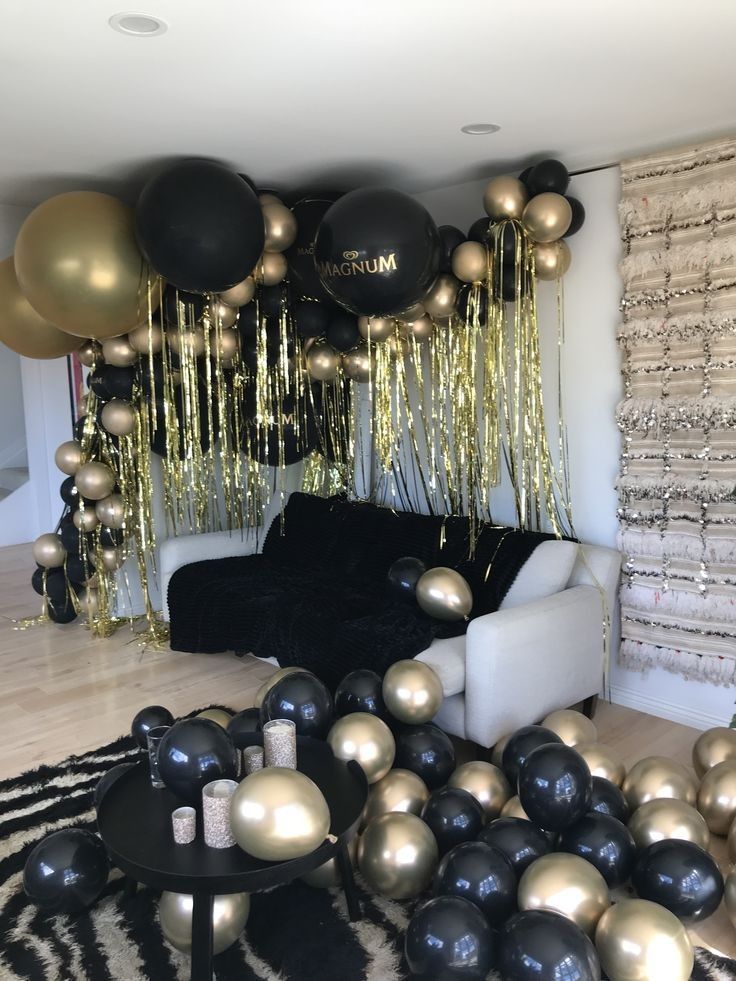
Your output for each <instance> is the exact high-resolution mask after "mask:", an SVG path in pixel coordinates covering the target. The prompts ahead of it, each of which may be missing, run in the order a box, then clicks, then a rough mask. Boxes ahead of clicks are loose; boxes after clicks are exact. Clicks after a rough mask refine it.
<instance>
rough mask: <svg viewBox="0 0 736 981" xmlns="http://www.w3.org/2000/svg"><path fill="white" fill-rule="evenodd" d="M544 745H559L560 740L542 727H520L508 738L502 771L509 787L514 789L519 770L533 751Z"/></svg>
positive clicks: (553, 733)
mask: <svg viewBox="0 0 736 981" xmlns="http://www.w3.org/2000/svg"><path fill="white" fill-rule="evenodd" d="M545 743H559V744H560V745H561V744H562V740H561V739H560V737H559V736H558V735H557V733H556V732H552V730H551V729H545V727H544V726H522V728H521V729H517V730H516V732H515V733H514V734H513V735H512V736H510V738H509V741H508V742H507V743H506V746H505V747H504V751H503V757H502V763H501V765H502V769H503V772H504V773H505V774H506V776H507V778H508V780H509V782H510V784H511V786H512V787H513V788H515V787H516V781H517V780H518V778H519V768H520V767H521V764H522V763H523V762H524V760H525V759H526V758H527V756H528V755H529V754H530V753H531V751H532V750H533V749H536V748H537V747H538V746H544V744H545Z"/></svg>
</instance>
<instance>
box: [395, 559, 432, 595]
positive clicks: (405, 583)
mask: <svg viewBox="0 0 736 981" xmlns="http://www.w3.org/2000/svg"><path fill="white" fill-rule="evenodd" d="M426 571H427V566H426V565H425V564H424V562H422V560H421V559H417V558H415V557H414V556H413V555H404V556H402V557H401V558H400V559H396V561H395V562H393V563H392V564H391V567H390V568H389V570H388V588H389V591H390V593H391V595H392V596H393V597H394V598H395V599H401V600H407V601H408V602H414V600H415V599H416V593H417V583H418V582H419V580H420V579H421V578H422V576H423V575H424V573H425V572H426Z"/></svg>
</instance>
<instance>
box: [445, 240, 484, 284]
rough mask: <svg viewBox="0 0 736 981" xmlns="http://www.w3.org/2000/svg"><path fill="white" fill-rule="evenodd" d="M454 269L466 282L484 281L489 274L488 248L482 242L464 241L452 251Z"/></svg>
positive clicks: (459, 277)
mask: <svg viewBox="0 0 736 981" xmlns="http://www.w3.org/2000/svg"><path fill="white" fill-rule="evenodd" d="M452 271H453V273H454V274H455V276H456V277H457V278H458V279H461V280H462V281H463V282H464V283H482V282H483V280H484V279H485V278H486V276H487V275H488V250H487V249H486V248H485V246H483V245H481V244H480V242H462V243H461V244H460V245H458V247H457V248H456V249H455V251H454V252H453V253H452Z"/></svg>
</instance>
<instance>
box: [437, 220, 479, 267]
mask: <svg viewBox="0 0 736 981" xmlns="http://www.w3.org/2000/svg"><path fill="white" fill-rule="evenodd" d="M486 220H487V219H486ZM437 231H438V233H439V236H440V272H444V273H450V272H452V253H453V252H454V251H455V249H456V248H457V247H458V245H462V244H463V242H465V241H466V238H465V236H464V235H463V233H462V232H461V231H460V229H459V228H456V227H455V226H454V225H440V227H439V228H438V229H437Z"/></svg>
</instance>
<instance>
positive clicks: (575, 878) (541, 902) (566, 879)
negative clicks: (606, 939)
mask: <svg viewBox="0 0 736 981" xmlns="http://www.w3.org/2000/svg"><path fill="white" fill-rule="evenodd" d="M518 903H519V909H520V910H525V909H546V910H551V911H552V912H553V913H560V914H561V915H562V916H566V917H567V919H568V920H572V921H573V923H576V924H577V925H578V926H579V927H580V929H581V930H583V931H584V932H585V933H587V934H588V936H592V935H593V934H594V933H595V928H596V925H597V923H598V921H599V920H600V918H601V916H603V914H604V913H605V912H606V910H607V909H608V907H609V906H610V905H611V900H610V898H609V895H608V886H607V885H606V880H605V879H604V878H603V876H602V875H601V874H600V872H599V871H598V869H596V868H595V867H594V866H592V865H591V864H590V862H586V861H585V859H583V858H578V856H577V855H568V854H566V853H564V852H557V853H556V854H551V855H543V856H542V857H541V858H538V859H537V860H536V861H535V862H532V864H531V865H530V866H529V868H528V869H526V871H525V872H524V874H523V875H522V877H521V879H519V893H518Z"/></svg>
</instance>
